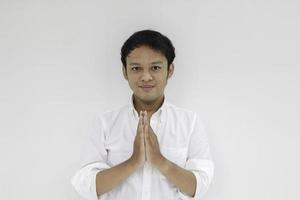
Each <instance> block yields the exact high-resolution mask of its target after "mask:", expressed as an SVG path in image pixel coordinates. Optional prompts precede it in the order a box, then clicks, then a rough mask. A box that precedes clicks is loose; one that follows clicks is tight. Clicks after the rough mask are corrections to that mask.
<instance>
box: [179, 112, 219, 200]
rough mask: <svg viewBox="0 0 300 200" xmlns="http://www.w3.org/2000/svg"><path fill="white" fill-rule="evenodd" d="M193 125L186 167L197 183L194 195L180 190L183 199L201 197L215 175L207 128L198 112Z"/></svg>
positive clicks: (194, 199)
mask: <svg viewBox="0 0 300 200" xmlns="http://www.w3.org/2000/svg"><path fill="white" fill-rule="evenodd" d="M192 127H193V129H192V133H191V138H190V144H189V147H188V158H187V162H186V165H185V169H187V170H190V171H191V172H192V173H193V174H194V175H195V177H196V182H197V184H196V192H195V195H194V197H190V196H188V195H186V194H184V193H182V192H181V191H179V190H178V193H179V197H180V198H181V199H183V200H199V199H201V198H202V197H203V196H204V195H205V193H206V192H207V190H208V188H209V185H210V184H211V182H212V179H213V175H214V163H213V161H212V159H211V154H210V148H209V144H208V138H207V134H206V130H205V127H204V124H203V122H202V121H201V120H200V119H199V117H198V115H197V114H195V115H194V120H193V126H192Z"/></svg>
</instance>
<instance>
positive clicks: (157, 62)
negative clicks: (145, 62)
mask: <svg viewBox="0 0 300 200" xmlns="http://www.w3.org/2000/svg"><path fill="white" fill-rule="evenodd" d="M151 64H152V65H153V64H162V62H161V61H155V62H152V63H151ZM129 65H141V64H140V63H135V62H133V63H129Z"/></svg>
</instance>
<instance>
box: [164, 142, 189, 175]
mask: <svg viewBox="0 0 300 200" xmlns="http://www.w3.org/2000/svg"><path fill="white" fill-rule="evenodd" d="M160 152H161V154H162V155H163V156H164V157H165V158H166V159H168V160H169V161H171V162H173V163H175V164H176V165H178V166H180V167H182V168H183V167H184V166H185V163H186V159H187V148H186V147H179V148H177V147H166V146H160ZM159 174H160V175H159V177H160V178H161V179H166V178H165V176H164V175H162V174H161V173H159Z"/></svg>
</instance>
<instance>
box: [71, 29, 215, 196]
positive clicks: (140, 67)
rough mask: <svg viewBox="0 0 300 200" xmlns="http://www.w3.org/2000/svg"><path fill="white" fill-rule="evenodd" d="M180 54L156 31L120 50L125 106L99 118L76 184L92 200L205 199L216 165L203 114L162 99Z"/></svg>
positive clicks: (140, 35)
mask: <svg viewBox="0 0 300 200" xmlns="http://www.w3.org/2000/svg"><path fill="white" fill-rule="evenodd" d="M174 51H175V49H174V47H173V45H172V43H171V41H170V40H169V39H168V38H167V37H166V36H164V35H162V34H161V33H159V32H156V31H152V30H143V31H139V32H136V33H134V34H133V35H132V36H130V38H128V40H127V41H126V42H125V43H124V45H123V47H122V50H121V60H122V63H123V75H124V78H125V79H126V80H127V81H128V83H129V86H130V88H131V90H132V91H133V94H132V96H131V99H130V101H129V103H128V104H126V105H124V106H121V107H119V108H117V109H114V110H111V111H107V112H105V113H102V114H99V115H97V120H96V123H95V126H94V130H93V131H92V133H91V134H92V135H91V136H92V137H91V144H90V146H89V148H90V149H89V152H90V153H89V155H87V156H88V161H87V162H86V165H85V166H83V167H82V168H81V169H80V170H79V171H78V172H77V173H76V174H75V176H74V177H73V179H72V184H73V186H74V187H75V189H76V190H77V191H78V193H79V194H81V195H82V196H83V197H85V198H86V199H90V200H97V199H101V200H121V199H126V200H150V199H151V200H166V199H172V200H176V199H200V198H201V197H202V196H203V195H204V194H205V192H206V191H207V189H208V187H209V185H210V183H211V180H212V178H213V172H214V164H213V162H212V160H211V156H210V151H209V144H208V140H207V136H206V132H205V129H204V126H203V123H202V121H201V120H200V119H199V117H198V115H197V114H196V113H195V112H193V111H189V110H186V109H183V108H178V107H176V106H175V105H173V104H171V103H169V102H168V101H167V100H166V97H165V95H164V89H165V87H166V85H167V81H168V79H169V78H171V76H172V74H173V72H174V64H173V60H174V58H175V52H174Z"/></svg>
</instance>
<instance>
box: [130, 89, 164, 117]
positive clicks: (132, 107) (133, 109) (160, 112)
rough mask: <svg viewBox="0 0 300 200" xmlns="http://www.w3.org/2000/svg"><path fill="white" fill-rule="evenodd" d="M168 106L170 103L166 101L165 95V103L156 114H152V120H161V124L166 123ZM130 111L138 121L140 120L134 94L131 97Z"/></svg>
mask: <svg viewBox="0 0 300 200" xmlns="http://www.w3.org/2000/svg"><path fill="white" fill-rule="evenodd" d="M168 105H169V103H168V101H167V99H166V95H164V101H163V103H162V105H161V106H160V107H159V109H158V110H157V111H156V112H155V113H153V114H152V117H151V118H157V119H158V120H159V122H161V123H162V122H164V121H165V118H166V110H167V108H168ZM129 111H130V114H132V115H133V117H134V118H135V119H136V120H138V119H139V115H138V113H137V111H136V110H135V108H134V105H133V94H132V95H131V97H130V102H129Z"/></svg>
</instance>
